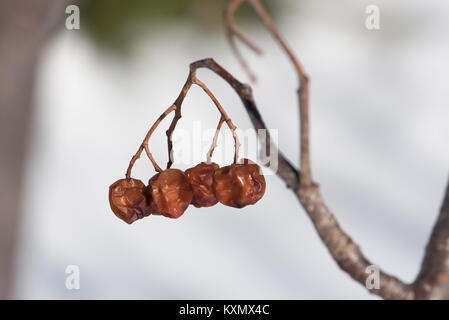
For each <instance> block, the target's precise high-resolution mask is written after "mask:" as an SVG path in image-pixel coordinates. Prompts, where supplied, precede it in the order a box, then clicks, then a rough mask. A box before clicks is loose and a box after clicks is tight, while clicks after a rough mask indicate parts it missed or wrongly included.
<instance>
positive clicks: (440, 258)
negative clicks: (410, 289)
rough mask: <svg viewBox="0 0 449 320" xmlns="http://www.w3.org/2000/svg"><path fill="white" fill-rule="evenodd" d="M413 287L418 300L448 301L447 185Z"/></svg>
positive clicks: (448, 187)
mask: <svg viewBox="0 0 449 320" xmlns="http://www.w3.org/2000/svg"><path fill="white" fill-rule="evenodd" d="M414 287H415V291H416V297H417V298H418V299H449V183H448V185H447V188H446V192H445V195H444V200H443V204H442V206H441V210H440V215H439V217H438V220H437V222H436V223H435V226H434V228H433V231H432V235H431V236H430V240H429V243H428V244H427V247H426V253H425V256H424V260H423V262H422V266H421V271H420V272H419V275H418V277H417V278H416V280H415V284H414Z"/></svg>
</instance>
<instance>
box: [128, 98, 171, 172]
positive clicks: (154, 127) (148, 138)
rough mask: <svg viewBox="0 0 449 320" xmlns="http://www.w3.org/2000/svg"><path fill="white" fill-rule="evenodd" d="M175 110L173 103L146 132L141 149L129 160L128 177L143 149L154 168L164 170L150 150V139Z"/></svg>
mask: <svg viewBox="0 0 449 320" xmlns="http://www.w3.org/2000/svg"><path fill="white" fill-rule="evenodd" d="M173 110H176V106H175V105H172V106H170V107H169V108H168V109H167V110H165V111H164V113H162V114H161V115H160V116H159V118H158V119H157V120H156V122H154V124H153V125H152V126H151V128H150V130H149V131H148V133H147V134H146V136H145V138H144V139H143V142H142V143H141V145H140V147H139V149H138V150H137V152H136V154H135V155H134V156H133V157H132V158H131V161H130V162H129V165H128V169H127V170H126V179H127V180H129V179H130V178H131V170H132V168H133V166H134V163H135V162H136V160H137V159H139V158H140V155H141V154H142V151H143V150H144V149H145V152H146V153H147V156H148V158H149V159H150V161H151V163H152V164H153V167H154V170H156V171H157V172H162V169H161V167H159V165H158V164H157V163H156V161H155V160H154V158H153V155H152V154H151V152H150V149H149V147H148V140H150V138H151V135H152V134H153V132H154V130H156V128H157V126H158V125H159V124H160V123H161V121H162V120H163V119H164V118H165V117H166V116H167V115H168V114H169V113H170V112H172V111H173Z"/></svg>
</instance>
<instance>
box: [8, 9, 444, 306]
mask: <svg viewBox="0 0 449 320" xmlns="http://www.w3.org/2000/svg"><path fill="white" fill-rule="evenodd" d="M369 4H375V5H378V6H379V8H380V14H381V16H380V17H381V22H380V30H367V29H366V28H365V19H366V17H367V15H366V13H365V8H366V6H367V5H369ZM286 7H287V10H285V12H283V15H282V17H281V18H279V20H278V26H279V28H280V30H281V31H282V32H283V34H284V36H285V38H286V39H287V40H288V42H289V43H290V45H291V47H292V48H293V49H294V51H295V52H296V53H297V54H298V56H299V58H300V60H301V62H302V63H303V65H304V67H305V69H306V71H307V73H308V74H309V75H310V78H311V121H312V123H311V126H312V132H311V137H312V162H313V173H314V176H315V180H316V181H317V182H319V183H320V185H321V188H322V192H323V195H324V197H325V199H326V200H327V202H328V205H329V207H330V208H331V209H332V210H333V212H334V213H335V215H336V217H337V219H338V220H339V221H340V223H341V225H342V227H343V228H344V229H345V230H346V231H347V232H348V233H349V235H350V236H351V237H353V238H354V240H355V241H356V242H357V243H358V244H359V245H360V247H361V249H362V250H363V252H364V253H365V254H366V255H367V257H368V258H369V259H370V260H371V261H373V262H374V263H376V264H379V265H380V266H381V267H382V268H383V269H384V270H385V271H386V272H388V273H391V274H394V275H396V276H398V277H399V278H401V279H402V280H404V281H412V280H413V279H414V277H415V276H416V274H417V272H418V270H419V266H420V263H421V259H422V255H423V250H424V247H425V245H426V243H427V239H428V237H429V234H430V232H431V228H432V226H433V223H434V221H435V219H436V217H437V213H438V210H439V206H440V203H441V200H442V195H443V190H444V188H445V185H446V182H447V178H448V172H449V148H448V143H447V141H448V140H447V139H448V137H449V126H448V119H449V108H448V104H449V90H448V88H447V84H448V75H449V60H448V59H447V57H448V56H449V39H448V38H447V35H448V34H449V33H448V31H449V10H448V9H449V3H448V2H447V1H444V0H429V1H418V0H414V1H410V0H397V1H349V0H348V1H338V2H337V1H330V0H320V1H312V0H309V1H302V2H301V6H300V7H299V5H297V2H295V1H288V2H287V4H286ZM81 14H82V13H81ZM81 18H82V16H81ZM82 23H83V22H82V20H81V28H83V26H82ZM192 24H193V22H192ZM161 30H163V32H158V33H157V35H154V34H152V35H151V37H148V38H145V39H143V40H142V41H141V43H140V44H139V48H138V51H137V52H138V53H137V55H136V58H135V59H133V60H131V61H127V62H118V61H117V60H116V59H115V58H114V57H109V56H108V55H104V54H100V53H99V52H98V51H97V50H96V48H95V47H94V46H93V45H92V44H91V43H90V42H89V40H88V39H86V38H85V37H83V36H82V35H81V34H80V33H79V32H77V31H68V30H63V31H61V32H60V33H59V34H58V36H57V37H55V39H54V40H53V41H52V43H51V44H50V45H49V46H48V47H47V48H46V52H45V53H44V54H43V57H44V60H43V62H42V64H41V67H40V71H39V78H38V79H37V83H38V87H37V93H36V99H37V101H38V104H37V107H38V108H37V111H36V112H35V118H34V125H33V134H32V135H33V138H32V143H31V148H30V150H29V151H30V152H31V156H30V157H29V158H28V162H27V176H26V180H25V190H24V194H23V201H22V204H23V208H22V209H23V211H24V215H23V219H22V226H21V234H22V236H21V240H20V254H19V256H18V258H17V261H16V268H15V270H16V279H15V280H16V284H15V290H14V292H15V294H14V296H15V298H24V299H50V298H57V299H59V298H60V299H122V298H123V299H315V298H318V299H334V298H337V299H365V298H374V296H372V295H370V294H369V293H367V291H366V289H365V288H363V287H362V286H360V285H359V284H357V283H355V282H354V281H352V280H351V279H350V278H349V276H348V275H346V274H345V273H344V272H342V271H340V270H339V268H338V266H337V265H336V264H335V263H334V261H333V260H332V259H331V257H330V255H329V254H328V252H327V249H326V248H325V247H324V245H323V244H322V243H321V241H320V240H319V238H318V236H317V235H316V233H315V230H314V228H313V226H312V224H311V223H310V221H309V219H308V217H307V216H306V214H305V212H304V211H303V210H302V208H301V207H300V206H299V204H298V202H297V201H296V200H295V198H294V196H293V194H292V193H291V192H290V191H289V190H288V189H286V188H285V186H284V184H283V183H282V182H281V181H280V179H278V178H277V177H276V176H273V175H270V176H268V177H267V192H266V195H265V196H264V198H263V199H262V200H261V201H260V202H259V203H257V204H256V205H255V206H249V207H246V208H244V209H241V210H237V209H232V208H228V207H224V206H220V205H217V206H215V207H212V208H207V209H195V208H193V207H191V208H189V209H188V211H187V212H186V213H185V214H184V216H182V217H181V218H180V219H179V220H170V219H165V218H161V217H152V216H150V217H149V218H146V219H143V220H140V221H138V222H136V223H134V224H133V225H130V226H129V225H126V224H125V223H124V222H122V221H121V220H119V219H117V218H116V217H115V216H114V215H113V213H112V212H111V210H110V208H109V203H108V199H107V194H108V187H109V185H110V184H111V183H113V182H114V181H115V180H117V179H119V178H122V177H123V176H124V173H125V170H126V167H127V165H128V162H129V159H130V158H131V156H132V155H133V154H134V152H135V151H136V149H137V147H138V146H139V144H140V142H141V140H142V138H143V136H144V135H145V133H146V131H147V130H148V128H149V126H150V125H151V124H152V123H153V121H154V120H155V119H156V117H158V116H159V114H160V113H162V111H163V110H165V108H167V107H168V106H169V105H170V104H171V103H172V102H173V101H174V99H175V98H176V96H177V95H178V93H179V90H180V89H181V86H182V85H183V83H184V81H185V79H186V77H187V74H188V65H189V63H190V62H192V61H195V60H197V59H201V58H205V57H213V58H214V59H215V60H216V61H217V62H219V63H220V64H222V65H223V66H224V67H225V68H227V69H228V70H229V71H230V72H231V73H233V74H234V75H235V76H236V77H237V78H239V79H241V80H244V81H247V77H246V75H245V74H244V73H243V72H242V70H241V68H240V66H239V65H238V63H237V61H236V60H235V59H234V57H233V56H232V54H231V51H230V49H229V48H228V45H227V42H226V39H225V36H224V32H223V33H222V34H220V36H219V37H216V38H213V39H212V38H210V37H205V38H202V37H201V36H200V35H201V34H200V33H199V32H198V29H195V28H193V27H192V25H189V24H184V23H180V24H177V25H171V24H167V25H166V26H165V27H163V28H162V29H161ZM248 32H249V33H250V34H251V35H252V36H253V38H254V40H255V41H256V42H257V43H258V44H259V45H260V46H261V47H262V48H264V50H265V55H264V56H263V57H261V58H259V57H255V56H254V55H253V54H252V53H251V52H249V51H248V50H246V49H245V48H243V49H242V50H243V52H244V54H245V56H246V57H247V58H248V60H249V63H250V65H251V66H252V68H253V69H254V71H255V72H256V74H257V75H258V78H259V82H258V83H257V84H256V85H254V94H255V98H256V101H257V103H258V105H259V108H260V110H261V112H262V114H263V116H264V118H265V119H266V122H267V125H268V126H269V128H274V129H278V133H279V144H280V148H281V150H282V151H283V152H284V153H285V154H286V155H287V156H288V157H289V159H291V161H292V162H293V163H295V164H296V163H297V159H298V157H299V152H298V132H299V128H298V112H297V104H296V96H295V90H296V88H297V85H298V84H297V82H296V76H295V74H294V73H293V71H292V68H291V67H290V64H289V62H288V60H287V59H286V58H285V56H284V55H283V54H282V52H281V51H280V50H279V48H278V47H277V46H276V45H275V43H274V42H273V41H272V39H271V38H270V36H269V35H268V33H267V32H266V31H265V30H264V29H263V28H262V27H261V25H259V26H257V25H255V26H253V27H252V28H250V30H248ZM199 77H200V78H201V79H202V80H203V82H205V83H206V84H208V86H209V87H210V88H212V89H213V92H215V93H216V95H217V96H218V97H219V98H220V99H221V100H222V102H223V104H224V105H225V106H226V108H227V111H228V113H229V115H230V117H231V118H232V119H233V121H234V122H235V123H236V125H238V126H239V127H241V128H242V129H247V128H249V127H251V124H250V121H249V119H248V116H247V115H246V113H245V111H244V109H243V107H242V105H241V103H240V101H239V99H238V97H237V96H236V95H235V94H234V92H233V91H232V90H231V89H230V88H229V87H228V86H227V84H226V83H224V82H222V81H221V80H220V79H218V78H216V77H215V76H213V75H212V74H211V73H210V72H208V71H200V72H199ZM183 108H184V109H183V110H184V115H183V118H182V120H181V121H180V123H179V126H180V128H184V129H186V130H191V128H192V123H193V122H194V121H197V120H201V123H202V125H203V128H204V129H210V128H212V127H215V125H216V120H217V119H218V114H217V113H216V111H215V110H214V108H213V105H212V104H211V102H210V101H209V100H208V99H207V98H206V97H205V96H204V94H203V93H202V92H201V91H200V90H199V89H197V88H195V89H193V90H192V92H191V93H190V95H189V96H188V98H187V99H186V101H185V104H184V107H183ZM167 125H168V122H165V123H164V125H163V126H162V127H161V128H160V130H158V132H157V134H155V135H154V137H153V138H152V140H151V147H152V150H153V154H154V155H155V157H156V158H157V159H158V161H159V162H160V164H165V162H166V160H167V154H166V153H167V152H166V145H165V129H166V127H167ZM175 148H176V144H175ZM217 152H219V150H217ZM231 158H232V154H230V155H229V160H230V159H231ZM194 164H195V163H192V165H194ZM221 164H224V163H221ZM175 166H176V163H175ZM179 166H180V167H181V168H183V169H184V168H185V166H184V165H179ZM134 173H135V174H134V176H136V177H138V178H140V179H142V180H143V181H145V182H146V181H147V179H148V178H149V177H150V176H151V175H153V174H154V171H153V169H152V168H151V166H150V164H149V162H148V161H147V160H146V158H145V157H142V158H141V160H140V161H139V162H138V163H137V165H136V167H135V170H134ZM67 265H78V266H79V267H80V270H81V289H80V290H67V289H66V287H65V279H66V277H67V275H66V274H65V272H64V271H65V268H66V266H67Z"/></svg>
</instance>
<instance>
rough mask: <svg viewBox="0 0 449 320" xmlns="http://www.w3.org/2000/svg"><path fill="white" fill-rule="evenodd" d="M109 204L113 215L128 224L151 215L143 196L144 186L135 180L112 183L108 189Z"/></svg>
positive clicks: (146, 200)
mask: <svg viewBox="0 0 449 320" xmlns="http://www.w3.org/2000/svg"><path fill="white" fill-rule="evenodd" d="M109 204H110V205H111V209H112V211H113V212H114V214H115V215H116V216H117V217H118V218H120V219H122V220H123V221H125V222H126V223H129V224H131V223H133V222H134V221H136V220H138V219H142V218H143V217H146V216H149V215H150V213H151V209H150V206H149V203H148V199H147V198H146V196H145V185H144V184H143V182H142V181H140V180H137V179H129V180H127V179H120V180H118V181H116V182H114V183H113V184H112V185H111V186H110V187H109Z"/></svg>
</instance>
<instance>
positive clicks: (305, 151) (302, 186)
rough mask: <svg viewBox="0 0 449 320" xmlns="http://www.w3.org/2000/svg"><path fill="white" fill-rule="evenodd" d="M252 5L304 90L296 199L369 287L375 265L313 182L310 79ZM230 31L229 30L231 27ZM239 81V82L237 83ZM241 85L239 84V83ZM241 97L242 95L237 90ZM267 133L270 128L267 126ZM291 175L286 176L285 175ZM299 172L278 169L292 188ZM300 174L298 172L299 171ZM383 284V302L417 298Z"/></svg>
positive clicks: (401, 286)
mask: <svg viewBox="0 0 449 320" xmlns="http://www.w3.org/2000/svg"><path fill="white" fill-rule="evenodd" d="M248 2H249V3H250V4H251V5H252V7H253V8H254V10H255V11H256V13H257V14H258V15H259V17H260V18H261V19H262V21H263V22H264V24H265V26H266V27H267V29H268V30H269V31H270V32H271V34H272V35H273V37H274V38H275V40H276V41H277V42H278V43H279V45H280V46H281V48H282V49H283V50H284V52H285V53H286V54H287V56H288V58H289V59H290V61H291V62H292V64H293V66H294V68H295V71H296V73H297V75H298V78H299V82H300V87H299V90H298V96H299V106H300V112H299V114H300V126H301V130H300V140H301V148H300V166H301V171H300V172H299V175H297V176H298V178H297V181H296V186H297V188H295V189H294V190H295V195H296V196H297V198H298V200H299V202H300V203H301V205H302V206H303V208H304V209H305V211H306V212H307V214H308V215H309V217H310V219H311V221H312V223H313V224H314V226H315V229H316V230H317V233H318V235H319V236H320V238H321V239H322V241H323V243H324V244H325V245H326V247H327V248H328V250H329V252H330V254H331V255H332V257H333V258H334V260H335V261H336V262H337V264H338V265H339V266H340V268H341V269H342V270H344V271H345V272H347V273H348V274H349V275H350V276H351V277H352V278H353V279H354V280H356V281H358V282H359V283H360V284H362V285H364V286H365V285H366V280H367V276H368V275H367V274H366V270H367V267H369V266H370V265H372V263H371V262H369V261H368V259H366V258H365V256H364V254H363V253H362V251H361V250H360V249H359V247H358V246H357V245H356V244H355V243H354V241H353V240H352V239H351V238H350V237H349V236H348V235H347V234H346V233H345V232H344V231H343V229H342V228H341V227H340V225H339V224H338V222H337V220H336V218H335V216H334V215H333V214H332V212H331V211H330V210H329V208H328V207H327V205H326V204H325V202H324V200H323V198H322V196H321V194H320V192H319V186H318V184H316V183H314V182H313V180H312V174H311V165H310V150H309V140H310V137H309V132H310V127H309V126H310V123H309V79H308V76H307V75H306V74H305V72H304V70H303V68H302V66H301V64H300V63H299V60H298V59H297V58H296V56H295V55H294V54H293V52H292V50H291V49H290V48H289V46H288V45H287V43H286V42H285V40H284V39H283V38H282V36H281V35H280V33H279V31H278V30H277V28H276V26H275V24H274V22H273V20H272V19H271V17H270V15H269V14H268V12H267V11H266V10H265V8H264V7H263V5H262V4H261V2H260V1H259V0H248ZM241 3H242V1H236V0H230V1H229V3H228V7H230V9H228V10H227V12H232V13H234V12H235V10H236V9H237V8H238V6H239V5H240V4H241ZM229 21H231V22H232V19H230V18H229V17H228V18H227V22H226V21H225V25H226V26H228V23H229ZM228 29H229V27H228ZM234 80H235V79H234ZM235 81H237V80H235ZM232 86H233V87H234V88H238V87H239V85H235V84H234V85H232ZM236 91H237V93H238V94H240V93H239V91H238V90H236ZM242 100H243V101H244V105H245V107H246V110H247V112H248V114H249V115H250V118H251V120H252V121H253V124H254V126H255V127H256V129H259V128H260V125H261V123H262V124H263V120H262V118H261V116H260V113H259V112H258V109H257V106H256V104H255V103H254V99H253V98H252V96H251V97H250V98H248V97H245V98H242ZM264 129H266V127H265V126H264ZM270 143H271V147H272V148H273V144H272V142H270ZM279 158H280V161H279V162H282V161H286V160H285V159H283V155H282V153H279ZM284 170H285V171H287V172H286V173H284V172H283V171H284ZM292 170H295V169H294V168H292V167H287V168H286V167H282V166H280V167H279V168H278V171H277V174H278V175H279V176H280V177H281V178H282V179H283V180H284V181H286V182H287V181H288V182H287V183H288V184H292V182H291V181H289V180H285V178H284V177H290V176H291V174H290V173H291V171H292ZM295 171H296V172H297V170H295ZM379 280H380V281H379V282H380V289H369V290H370V292H371V293H374V294H377V295H379V296H381V297H383V298H387V299H412V298H414V297H415V292H414V290H413V287H412V286H411V285H408V284H405V283H403V282H402V281H400V280H399V279H397V278H395V277H393V276H390V275H388V274H386V273H385V272H383V271H381V270H380V271H379Z"/></svg>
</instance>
